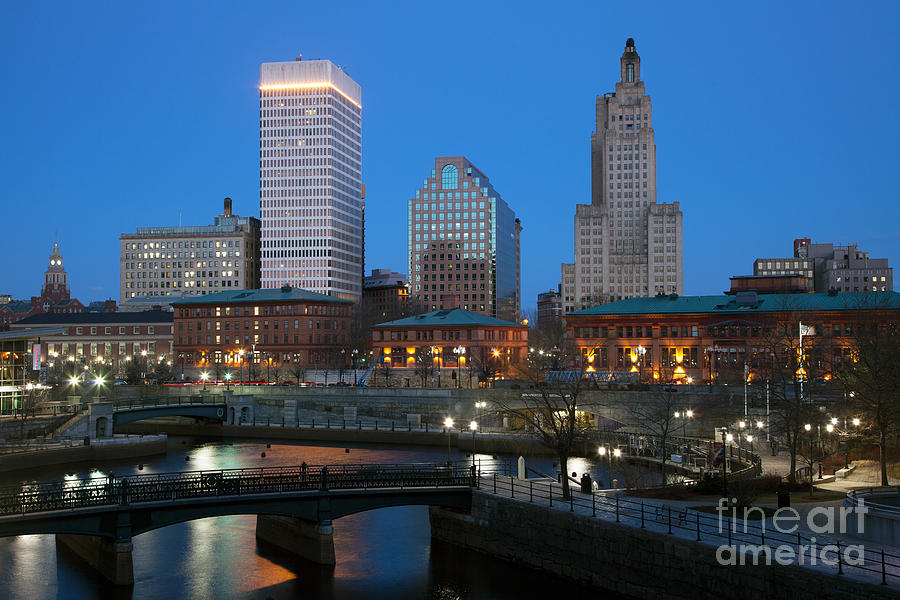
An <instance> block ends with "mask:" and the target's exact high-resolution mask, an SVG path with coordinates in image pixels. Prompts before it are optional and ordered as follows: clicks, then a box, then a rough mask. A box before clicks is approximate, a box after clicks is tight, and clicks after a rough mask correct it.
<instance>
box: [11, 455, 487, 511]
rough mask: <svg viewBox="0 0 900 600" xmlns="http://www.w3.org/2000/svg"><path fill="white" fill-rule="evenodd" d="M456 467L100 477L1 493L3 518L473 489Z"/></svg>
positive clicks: (462, 465) (467, 471) (463, 468)
mask: <svg viewBox="0 0 900 600" xmlns="http://www.w3.org/2000/svg"><path fill="white" fill-rule="evenodd" d="M475 471H476V469H475V468H474V467H473V465H471V464H470V463H468V462H466V461H461V462H456V463H409V464H352V465H346V464H345V465H307V464H306V463H303V464H301V465H297V466H289V467H259V468H248V469H211V470H202V471H183V472H174V473H150V474H142V475H129V476H125V477H113V476H110V477H100V478H84V479H74V480H68V481H66V480H63V481H55V482H50V483H37V484H24V485H20V486H7V487H5V488H0V517H2V516H6V517H10V516H15V515H24V514H29V513H36V512H45V511H53V510H73V509H78V508H88V507H97V506H112V505H126V504H129V503H140V502H165V501H174V500H181V499H185V498H215V497H219V496H246V495H255V494H283V493H285V492H303V491H316V490H318V491H327V490H335V489H341V490H347V489H369V488H391V487H399V488H422V487H425V488H434V487H460V486H464V487H473V486H474V485H475V484H476V481H475Z"/></svg>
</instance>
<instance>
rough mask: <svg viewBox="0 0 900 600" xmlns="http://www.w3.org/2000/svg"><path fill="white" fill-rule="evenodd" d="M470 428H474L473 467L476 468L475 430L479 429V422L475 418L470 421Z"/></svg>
mask: <svg viewBox="0 0 900 600" xmlns="http://www.w3.org/2000/svg"><path fill="white" fill-rule="evenodd" d="M469 429H471V430H472V468H473V469H474V468H475V430H476V429H478V423H477V422H476V421H474V420H472V421H469Z"/></svg>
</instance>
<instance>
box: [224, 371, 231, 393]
mask: <svg viewBox="0 0 900 600" xmlns="http://www.w3.org/2000/svg"><path fill="white" fill-rule="evenodd" d="M225 389H226V390H230V389H231V373H225Z"/></svg>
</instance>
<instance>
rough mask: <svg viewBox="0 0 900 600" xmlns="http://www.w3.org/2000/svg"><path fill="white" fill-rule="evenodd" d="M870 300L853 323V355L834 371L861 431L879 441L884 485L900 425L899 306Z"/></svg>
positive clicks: (863, 434) (862, 307)
mask: <svg viewBox="0 0 900 600" xmlns="http://www.w3.org/2000/svg"><path fill="white" fill-rule="evenodd" d="M867 302H868V305H862V306H860V307H859V310H858V311H857V313H856V316H855V319H854V322H853V323H852V324H851V325H850V327H851V328H852V329H851V332H850V334H851V337H850V343H851V348H850V356H849V357H846V358H847V359H848V360H842V361H841V362H840V364H839V365H838V366H837V368H836V369H835V374H836V376H837V378H838V381H839V382H840V383H841V385H842V386H843V388H844V389H845V391H846V392H847V394H848V396H849V397H850V398H851V399H852V406H853V408H854V409H856V410H857V411H858V412H859V414H860V416H861V421H862V425H863V426H862V428H860V429H859V434H861V435H862V436H864V437H865V438H866V439H869V440H872V441H874V442H875V443H876V444H877V445H878V460H879V466H880V469H881V485H888V470H887V445H888V440H889V439H890V438H891V437H893V436H895V435H896V434H897V432H898V429H900V330H898V324H897V323H896V322H895V321H893V320H892V319H896V307H890V306H889V305H887V304H886V303H885V302H883V301H882V302H880V303H879V302H878V301H877V300H875V299H874V298H868V299H867ZM890 308H893V312H892V313H891V312H888V310H889V309H890Z"/></svg>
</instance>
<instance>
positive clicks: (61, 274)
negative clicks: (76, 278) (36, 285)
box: [41, 242, 69, 310]
mask: <svg viewBox="0 0 900 600" xmlns="http://www.w3.org/2000/svg"><path fill="white" fill-rule="evenodd" d="M41 299H42V300H43V302H44V304H45V306H44V310H49V306H48V304H49V305H53V304H60V303H63V302H68V300H69V285H68V284H67V283H66V270H65V269H64V268H63V257H62V254H60V253H59V242H54V243H53V252H51V253H50V264H49V265H47V270H46V271H45V272H44V287H42V288H41Z"/></svg>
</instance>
